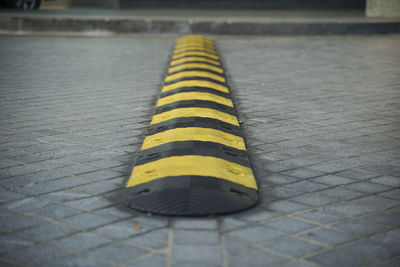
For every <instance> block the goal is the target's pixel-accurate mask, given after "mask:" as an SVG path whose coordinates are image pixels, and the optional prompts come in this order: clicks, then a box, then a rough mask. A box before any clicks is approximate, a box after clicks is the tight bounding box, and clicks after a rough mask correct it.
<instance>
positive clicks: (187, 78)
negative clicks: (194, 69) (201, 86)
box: [164, 76, 227, 86]
mask: <svg viewBox="0 0 400 267" xmlns="http://www.w3.org/2000/svg"><path fill="white" fill-rule="evenodd" d="M222 77H224V76H222ZM224 78H225V77H224ZM191 80H199V81H209V82H213V83H217V84H220V85H223V86H227V85H226V83H225V82H220V81H217V80H214V79H212V78H205V77H196V76H192V77H184V78H179V79H175V80H172V81H169V82H165V83H164V85H170V84H174V83H177V82H182V81H191ZM225 81H226V78H225Z"/></svg>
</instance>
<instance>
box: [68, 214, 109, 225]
mask: <svg viewBox="0 0 400 267" xmlns="http://www.w3.org/2000/svg"><path fill="white" fill-rule="evenodd" d="M63 221H64V222H65V223H68V224H71V225H74V226H76V227H79V228H83V229H88V228H93V227H97V226H100V225H104V224H108V223H110V222H112V221H115V219H112V218H109V217H105V216H101V215H97V214H94V213H82V214H78V215H75V216H73V217H69V218H66V219H63Z"/></svg>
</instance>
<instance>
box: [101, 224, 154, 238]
mask: <svg viewBox="0 0 400 267" xmlns="http://www.w3.org/2000/svg"><path fill="white" fill-rule="evenodd" d="M150 229H151V227H149V226H147V225H141V224H138V223H135V222H132V220H125V221H122V222H116V223H113V224H109V225H106V226H102V227H99V228H96V229H95V230H94V231H95V232H96V233H98V234H101V235H103V236H108V237H110V238H118V239H124V238H128V237H131V236H134V235H138V234H141V233H145V232H147V231H149V230H150Z"/></svg>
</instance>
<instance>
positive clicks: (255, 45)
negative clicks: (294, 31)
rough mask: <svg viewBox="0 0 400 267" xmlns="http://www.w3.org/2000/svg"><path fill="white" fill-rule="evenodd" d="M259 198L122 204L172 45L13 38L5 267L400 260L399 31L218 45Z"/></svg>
mask: <svg viewBox="0 0 400 267" xmlns="http://www.w3.org/2000/svg"><path fill="white" fill-rule="evenodd" d="M214 39H215V41H216V44H217V47H218V51H219V53H220V56H221V57H222V59H223V63H224V67H225V70H226V72H227V74H228V75H229V76H228V82H229V84H230V86H231V91H232V94H233V97H234V102H235V106H236V107H237V108H238V111H239V115H240V116H239V119H240V121H241V122H242V128H243V131H244V135H245V140H246V144H247V148H248V151H249V155H250V157H251V160H252V164H253V167H254V171H255V175H256V178H257V182H258V184H259V188H260V195H261V197H262V199H261V203H260V204H259V205H258V206H256V207H255V208H253V209H250V210H248V211H246V212H241V213H236V214H232V215H226V216H218V217H210V218H181V217H163V216H155V215H151V216H150V215H149V214H144V213H140V212H135V211H134V210H130V209H127V208H125V207H124V206H123V205H122V204H121V192H122V190H123V189H124V186H125V184H126V182H127V180H128V178H129V175H130V172H131V168H132V166H133V161H134V160H135V156H136V154H137V153H138V151H139V150H140V146H141V144H142V141H143V136H144V134H145V133H146V131H147V129H148V126H149V123H150V119H151V117H152V113H153V108H154V106H155V103H156V99H157V96H158V95H159V92H160V89H161V86H162V80H163V75H164V71H165V69H166V64H167V63H168V61H169V57H170V54H171V49H172V47H173V45H174V42H175V41H176V39H175V37H171V36H169V35H168V36H165V35H163V36H161V35H151V36H144V37H143V36H134V37H132V38H130V37H121V38H118V37H113V38H79V37H74V38H68V37H37V36H35V37H33V36H1V37H0V69H1V73H0V137H1V138H0V202H1V204H0V226H1V227H0V229H1V230H0V265H1V266H7V267H8V266H51V267H59V266H60V267H65V266H84V267H87V266H96V267H98V266H110V267H111V266H113V267H114V266H121V267H122V266H134V267H141V266H143V267H153V266H154V267H159V266H165V267H183V266H190V267H196V266H202V267H216V266H223V267H228V266H233V267H243V266H255V267H265V266H268V267H269V266H285V267H294V266H295V267H318V266H343V267H347V266H348V267H353V266H371V267H378V266H379V267H380V266H388V267H389V266H393V267H394V266H399V262H400V242H399V240H400V230H399V229H400V198H399V196H400V193H399V191H400V189H399V188H400V168H399V166H400V146H399V145H400V142H399V136H400V120H399V118H400V109H399V99H400V91H399V77H400V75H399V61H400V54H399V47H400V37H399V36H372V37H371V36H357V37H354V36H329V37H320V36H318V37H315V36H313V37H299V36H296V37H249V38H243V37H237V36H236V37H227V36H225V37H215V38H214Z"/></svg>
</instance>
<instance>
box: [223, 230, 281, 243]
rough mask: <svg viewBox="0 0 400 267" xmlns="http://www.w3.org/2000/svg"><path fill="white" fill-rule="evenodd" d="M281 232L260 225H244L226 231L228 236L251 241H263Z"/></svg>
mask: <svg viewBox="0 0 400 267" xmlns="http://www.w3.org/2000/svg"><path fill="white" fill-rule="evenodd" d="M281 235H282V234H280V233H278V232H276V231H273V230H270V229H266V228H264V227H261V226H252V227H246V228H243V229H238V230H233V231H231V232H229V233H228V236H231V237H236V238H239V239H242V240H245V241H248V242H252V243H263V242H266V241H270V240H272V239H275V238H277V237H279V236H281Z"/></svg>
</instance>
